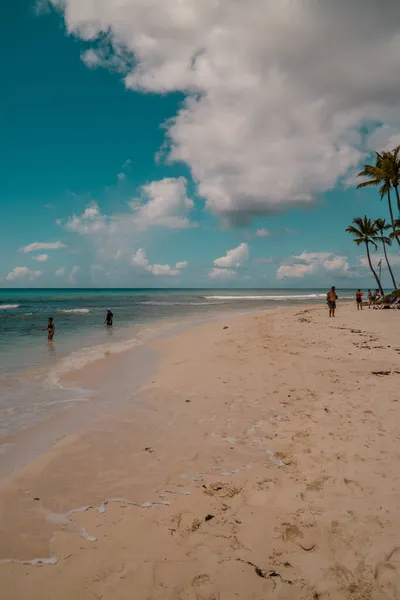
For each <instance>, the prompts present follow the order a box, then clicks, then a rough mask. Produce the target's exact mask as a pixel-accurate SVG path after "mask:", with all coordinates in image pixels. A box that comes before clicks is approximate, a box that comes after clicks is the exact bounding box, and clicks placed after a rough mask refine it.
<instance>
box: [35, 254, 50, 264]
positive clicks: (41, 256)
mask: <svg viewBox="0 0 400 600" xmlns="http://www.w3.org/2000/svg"><path fill="white" fill-rule="evenodd" d="M48 258H49V255H48V254H38V255H37V256H32V260H37V261H38V262H46V260H47V259H48Z"/></svg>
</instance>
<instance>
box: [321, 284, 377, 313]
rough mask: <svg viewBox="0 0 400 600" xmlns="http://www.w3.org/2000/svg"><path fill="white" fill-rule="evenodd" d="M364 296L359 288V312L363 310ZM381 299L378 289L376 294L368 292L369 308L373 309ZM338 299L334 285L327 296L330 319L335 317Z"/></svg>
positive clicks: (357, 297)
mask: <svg viewBox="0 0 400 600" xmlns="http://www.w3.org/2000/svg"><path fill="white" fill-rule="evenodd" d="M363 296H364V292H363V291H362V290H361V289H360V288H358V290H357V291H356V305H357V310H362V308H363ZM380 298H381V295H380V293H379V290H378V289H376V290H375V291H374V292H371V290H368V308H371V306H373V305H374V304H376V302H377V301H378V300H380ZM337 299H338V295H337V293H336V288H335V286H334V285H333V286H332V287H331V289H330V290H329V292H328V293H327V295H326V303H327V305H328V309H329V316H330V317H334V316H335V310H336V300H337Z"/></svg>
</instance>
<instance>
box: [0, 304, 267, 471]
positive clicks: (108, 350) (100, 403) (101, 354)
mask: <svg viewBox="0 0 400 600" xmlns="http://www.w3.org/2000/svg"><path fill="white" fill-rule="evenodd" d="M267 310H278V309H277V308H274V309H272V308H271V309H267ZM259 311H263V309H260V308H254V309H252V310H250V311H245V312H243V313H240V312H239V313H238V312H236V311H235V312H232V313H230V312H227V313H223V314H209V315H206V316H200V315H193V316H192V317H189V318H186V319H184V320H180V321H178V320H177V319H168V320H159V321H154V322H152V323H151V324H150V323H146V324H139V325H138V326H137V327H133V328H132V330H131V333H132V336H134V337H132V338H127V339H126V340H123V341H122V340H119V341H117V342H112V343H111V344H109V345H108V346H107V345H106V344H104V343H103V344H101V345H96V346H94V347H89V348H83V349H81V350H77V351H74V352H72V353H71V354H67V355H66V356H64V357H62V358H61V359H60V360H59V361H58V362H57V363H56V364H54V365H53V367H52V368H51V369H50V371H49V372H48V375H47V381H48V384H49V385H50V388H49V391H51V389H53V390H54V391H55V392H57V391H58V390H59V391H60V393H62V395H63V397H62V398H57V399H56V400H55V401H54V402H52V403H49V406H50V404H53V405H58V408H57V409H56V410H55V411H54V413H51V414H50V416H48V417H44V418H41V419H39V420H38V421H36V422H34V423H32V424H29V425H27V426H22V427H20V428H19V429H16V430H15V431H12V432H11V433H7V434H5V435H2V436H0V456H1V461H0V480H2V479H3V478H4V477H7V476H9V475H11V474H12V472H14V471H15V470H18V469H20V468H22V467H24V466H25V465H26V464H27V463H28V462H30V461H31V460H33V459H35V458H37V457H38V456H40V455H41V454H43V453H44V452H46V451H47V450H49V449H51V447H52V445H53V444H54V443H56V442H57V441H59V440H62V439H63V438H65V437H66V436H68V435H72V434H75V433H77V432H79V431H80V430H81V429H82V427H90V425H91V423H93V422H94V421H95V420H96V419H97V418H99V417H101V416H102V415H104V414H107V413H111V414H112V413H113V412H115V411H118V410H120V409H123V408H124V402H125V401H124V399H123V398H122V397H121V396H123V397H126V398H127V399H128V401H129V396H130V387H129V389H126V390H121V389H119V394H118V398H117V399H115V398H114V397H113V394H112V387H113V379H117V380H118V379H119V380H122V379H125V376H126V374H127V373H129V376H130V378H131V380H133V381H134V385H135V386H137V387H139V388H141V387H142V386H143V385H144V384H145V383H146V381H147V379H149V378H150V377H151V374H152V372H153V371H154V370H155V369H156V366H157V363H158V361H159V360H160V356H159V353H158V352H157V351H156V349H155V347H154V346H152V343H153V342H154V341H157V340H161V339H168V338H169V337H172V336H174V335H176V334H177V333H179V332H180V331H183V330H186V329H192V328H196V327H198V326H201V325H203V324H206V323H212V322H217V321H219V320H221V319H222V320H224V319H231V318H233V319H234V318H240V317H243V315H246V314H257V313H258V312H259ZM263 312H264V311H263ZM114 346H117V347H118V351H116V350H115V349H114ZM123 346H126V348H123ZM119 348H123V349H121V350H120V349H119ZM88 352H89V353H90V352H92V353H94V358H93V359H91V360H87V361H85V362H84V364H83V365H82V366H80V364H79V360H76V358H77V357H78V358H79V355H80V354H83V355H84V357H86V355H87V354H88ZM71 359H74V360H73V361H71ZM81 362H82V361H81ZM66 363H71V364H70V365H69V366H68V368H66V366H65V365H66ZM74 363H75V364H74ZM131 364H133V370H132V368H131V366H130V365H131ZM104 373H106V375H104ZM131 380H130V383H129V386H131V385H132V382H131ZM110 388H111V389H110ZM121 392H122V393H121Z"/></svg>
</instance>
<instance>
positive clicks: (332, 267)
mask: <svg viewBox="0 0 400 600" xmlns="http://www.w3.org/2000/svg"><path fill="white" fill-rule="evenodd" d="M320 272H325V273H334V274H336V275H337V276H338V275H341V276H342V277H343V276H345V277H346V276H347V277H348V276H350V275H351V270H350V265H349V263H348V260H347V256H340V255H338V254H333V253H331V252H306V251H304V252H302V253H301V254H299V255H298V256H292V258H291V259H290V260H288V261H286V262H285V263H284V264H282V265H281V266H280V267H279V268H278V270H277V272H276V278H277V279H296V278H297V279H301V278H303V277H305V276H306V275H314V274H317V273H320Z"/></svg>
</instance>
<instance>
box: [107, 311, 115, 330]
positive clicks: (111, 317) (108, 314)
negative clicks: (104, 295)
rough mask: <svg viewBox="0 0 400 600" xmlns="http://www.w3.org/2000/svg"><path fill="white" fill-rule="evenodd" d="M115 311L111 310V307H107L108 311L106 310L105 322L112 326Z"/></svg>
mask: <svg viewBox="0 0 400 600" xmlns="http://www.w3.org/2000/svg"><path fill="white" fill-rule="evenodd" d="M113 316H114V315H113V313H112V312H111V310H110V309H109V308H107V312H106V320H105V324H106V325H107V326H108V327H112V324H113Z"/></svg>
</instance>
